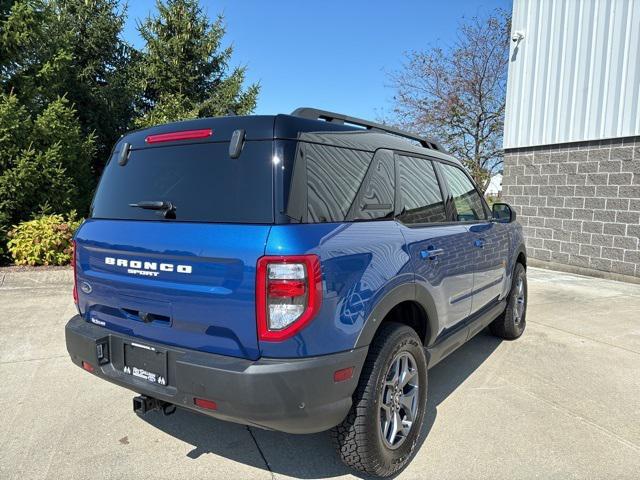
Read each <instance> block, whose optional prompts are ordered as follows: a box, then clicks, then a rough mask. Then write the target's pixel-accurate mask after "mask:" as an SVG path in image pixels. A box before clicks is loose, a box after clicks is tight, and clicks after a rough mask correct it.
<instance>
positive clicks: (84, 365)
mask: <svg viewBox="0 0 640 480" xmlns="http://www.w3.org/2000/svg"><path fill="white" fill-rule="evenodd" d="M82 368H84V369H85V370H86V371H87V372H89V373H93V365H91V364H90V363H88V362H82Z"/></svg>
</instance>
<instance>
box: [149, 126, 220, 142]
mask: <svg viewBox="0 0 640 480" xmlns="http://www.w3.org/2000/svg"><path fill="white" fill-rule="evenodd" d="M211 135H213V130H211V129H210V128H203V129H200V130H183V131H181V132H169V133H157V134H155V135H148V136H147V138H145V139H144V141H145V142H147V143H162V142H176V141H178V140H196V139H198V138H207V137H210V136H211Z"/></svg>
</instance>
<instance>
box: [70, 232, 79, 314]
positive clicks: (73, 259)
mask: <svg viewBox="0 0 640 480" xmlns="http://www.w3.org/2000/svg"><path fill="white" fill-rule="evenodd" d="M71 248H73V253H72V255H71V264H72V265H73V303H75V304H76V305H78V267H77V265H76V260H77V257H76V249H77V245H76V241H75V240H72V241H71Z"/></svg>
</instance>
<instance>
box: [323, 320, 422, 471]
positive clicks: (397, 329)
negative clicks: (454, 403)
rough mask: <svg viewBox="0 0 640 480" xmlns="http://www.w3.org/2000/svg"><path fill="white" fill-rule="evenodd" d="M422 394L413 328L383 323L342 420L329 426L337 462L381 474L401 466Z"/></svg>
mask: <svg viewBox="0 0 640 480" xmlns="http://www.w3.org/2000/svg"><path fill="white" fill-rule="evenodd" d="M426 398H427V362H426V358H425V355H424V349H423V346H422V342H421V341H420V339H419V338H418V335H417V334H416V332H415V331H414V330H413V329H412V328H410V327H407V326H406V325H401V324H398V323H388V324H383V325H382V326H381V327H380V330H379V332H378V333H377V334H376V337H375V339H374V341H373V342H372V344H371V347H370V348H369V354H368V356H367V360H366V362H365V365H364V368H363V370H362V375H361V376H360V382H359V384H358V387H357V389H356V392H355V393H354V396H353V406H352V407H351V411H350V412H349V414H348V415H347V417H346V418H345V420H344V421H343V422H342V423H341V424H340V425H338V426H337V427H335V428H334V429H333V430H332V437H333V440H334V442H335V444H336V447H337V449H338V453H339V454H340V457H341V459H342V461H343V462H344V463H345V464H346V465H347V466H349V467H352V468H355V469H356V470H359V471H361V472H364V473H367V474H370V475H377V476H382V477H387V476H390V475H393V474H395V473H398V472H399V471H400V470H402V469H403V468H404V467H405V466H406V465H407V463H408V462H409V459H410V458H411V454H412V453H413V450H414V449H415V446H416V444H417V441H418V438H419V436H420V431H421V429H422V422H423V419H424V410H425V404H426Z"/></svg>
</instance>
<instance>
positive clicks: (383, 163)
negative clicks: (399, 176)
mask: <svg viewBox="0 0 640 480" xmlns="http://www.w3.org/2000/svg"><path fill="white" fill-rule="evenodd" d="M395 183H396V174H395V166H394V163H393V153H392V152H391V151H389V150H378V151H377V152H376V154H375V155H374V157H373V160H372V161H371V165H370V166H369V170H368V171H367V175H366V177H365V178H364V181H363V182H362V186H361V188H360V191H359V192H358V197H357V198H356V201H355V202H353V206H352V207H351V211H350V212H349V219H350V220H351V219H358V220H376V219H380V218H393V212H394V210H393V205H394V195H395Z"/></svg>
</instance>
